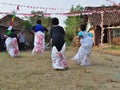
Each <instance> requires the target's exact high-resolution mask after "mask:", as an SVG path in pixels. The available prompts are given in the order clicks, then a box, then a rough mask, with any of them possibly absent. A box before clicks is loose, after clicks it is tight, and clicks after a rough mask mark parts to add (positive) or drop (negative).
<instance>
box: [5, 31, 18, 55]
mask: <svg viewBox="0 0 120 90" xmlns="http://www.w3.org/2000/svg"><path fill="white" fill-rule="evenodd" d="M5 45H6V50H7V52H8V53H9V54H10V56H11V57H18V56H19V48H18V42H17V34H16V33H15V32H14V31H13V32H12V31H11V34H7V37H6V40H5Z"/></svg>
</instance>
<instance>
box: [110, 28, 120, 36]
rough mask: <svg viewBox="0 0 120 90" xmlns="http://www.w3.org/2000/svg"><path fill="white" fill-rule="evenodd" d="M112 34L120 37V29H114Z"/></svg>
mask: <svg viewBox="0 0 120 90" xmlns="http://www.w3.org/2000/svg"><path fill="white" fill-rule="evenodd" d="M112 36H114V37H120V29H118V30H113V34H112Z"/></svg>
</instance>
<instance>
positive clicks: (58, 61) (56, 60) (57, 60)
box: [51, 44, 68, 69]
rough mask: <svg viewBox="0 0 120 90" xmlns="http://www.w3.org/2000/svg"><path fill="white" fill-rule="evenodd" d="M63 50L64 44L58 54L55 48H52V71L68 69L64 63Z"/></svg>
mask: <svg viewBox="0 0 120 90" xmlns="http://www.w3.org/2000/svg"><path fill="white" fill-rule="evenodd" d="M65 48H66V44H64V45H63V47H62V49H61V51H59V52H58V50H57V48H56V47H55V46H53V48H52V54H51V59H52V67H53V68H54V69H67V68H68V66H67V63H66V58H65V56H64V51H65Z"/></svg>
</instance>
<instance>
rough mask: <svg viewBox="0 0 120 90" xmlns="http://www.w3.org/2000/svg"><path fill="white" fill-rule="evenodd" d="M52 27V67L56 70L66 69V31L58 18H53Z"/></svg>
mask: <svg viewBox="0 0 120 90" xmlns="http://www.w3.org/2000/svg"><path fill="white" fill-rule="evenodd" d="M51 22H52V27H51V29H50V42H51V44H52V54H51V59H52V67H53V68H54V69H66V68H67V67H68V66H67V63H66V59H65V56H64V51H65V47H66V44H65V31H64V29H63V27H61V26H59V20H58V18H56V17H55V18H52V20H51Z"/></svg>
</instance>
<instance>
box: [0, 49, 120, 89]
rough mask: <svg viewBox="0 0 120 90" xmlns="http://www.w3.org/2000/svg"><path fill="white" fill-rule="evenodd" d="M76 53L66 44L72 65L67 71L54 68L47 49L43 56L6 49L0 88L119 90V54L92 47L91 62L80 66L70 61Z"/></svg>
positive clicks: (1, 59) (0, 54)
mask: <svg viewBox="0 0 120 90" xmlns="http://www.w3.org/2000/svg"><path fill="white" fill-rule="evenodd" d="M103 51H104V52H112V50H111V49H104V50H103ZM115 51H116V50H113V53H115ZM76 52H77V48H71V47H67V49H66V51H65V56H66V58H67V63H68V65H69V68H68V69H67V70H64V71H56V70H53V69H52V67H51V57H50V55H51V51H50V50H47V51H45V53H44V57H41V56H40V55H34V56H32V55H31V51H24V52H23V51H22V52H20V55H21V56H20V57H19V58H11V57H10V56H9V55H8V53H7V52H0V90H120V57H119V56H118V55H117V56H114V55H111V54H112V53H111V54H110V55H109V54H106V53H102V54H101V53H100V52H99V50H98V49H97V50H96V49H93V51H92V54H91V57H90V60H91V64H92V65H91V66H80V65H78V64H76V62H73V61H72V60H71V58H72V57H73V56H74V55H75V54H76ZM117 52H119V53H120V50H118V51H117ZM119 55H120V54H119Z"/></svg>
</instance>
